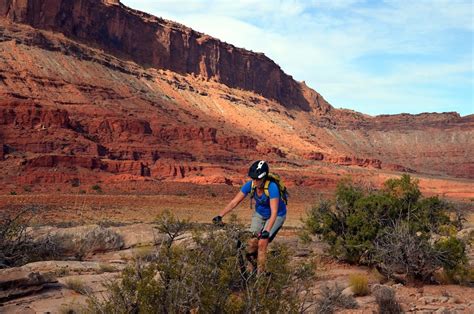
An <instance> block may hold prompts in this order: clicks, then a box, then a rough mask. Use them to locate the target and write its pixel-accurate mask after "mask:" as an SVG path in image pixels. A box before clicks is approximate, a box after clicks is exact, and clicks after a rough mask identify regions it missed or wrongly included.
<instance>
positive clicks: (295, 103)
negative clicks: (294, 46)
mask: <svg viewBox="0 0 474 314" xmlns="http://www.w3.org/2000/svg"><path fill="white" fill-rule="evenodd" d="M308 61H309V60H308ZM369 92H370V91H369ZM472 138H474V116H473V115H470V116H464V117H461V116H460V115H459V114H457V113H440V114H437V113H424V114H419V115H408V114H399V115H384V116H376V117H372V116H368V115H364V114H362V113H358V112H354V111H351V110H344V109H335V108H333V107H332V106H331V105H330V104H329V103H328V102H327V101H325V100H324V98H323V97H322V96H321V95H320V94H319V93H317V92H316V91H314V90H313V89H311V88H310V87H308V86H306V84H305V83H304V82H297V81H295V80H294V79H293V78H292V77H291V76H290V75H288V74H286V73H284V72H283V71H282V69H281V68H280V67H279V66H278V65H277V64H276V63H275V62H274V61H272V60H271V59H269V58H268V57H266V56H265V55H264V54H262V53H255V52H251V51H247V50H245V49H241V48H238V47H235V46H233V45H231V44H228V43H224V42H222V41H220V40H218V39H216V38H213V37H210V36H208V35H205V34H202V33H199V32H196V31H194V30H192V29H190V28H188V27H185V26H183V25H181V24H178V23H176V22H172V21H168V20H164V19H162V18H158V17H155V16H151V15H148V14H146V13H143V12H140V11H136V10H133V9H130V8H128V7H126V6H124V5H123V4H121V3H120V2H119V1H105V0H103V1H98V0H77V1H69V0H23V1H15V0H4V1H2V2H1V3H0V148H1V149H0V160H1V161H0V164H1V170H0V180H1V181H2V183H3V188H2V189H3V190H4V191H11V190H14V189H16V188H18V187H20V186H25V185H29V186H33V187H35V186H40V187H41V189H54V188H55V187H56V186H58V185H66V186H70V187H71V186H72V187H74V186H77V185H78V184H81V183H88V184H94V183H96V182H105V183H106V184H109V185H110V186H113V185H114V184H116V185H117V186H120V184H123V183H124V182H125V183H126V182H129V181H147V182H161V181H163V180H165V181H179V182H191V183H198V184H214V183H216V184H234V183H239V182H241V180H242V178H243V175H242V174H243V172H242V171H243V170H242V169H244V168H245V166H246V165H247V164H248V163H249V161H251V160H253V159H255V158H258V157H261V156H263V157H264V158H266V159H267V160H269V161H271V162H272V164H273V165H274V166H275V168H276V169H278V171H279V172H283V173H285V175H286V176H287V177H288V180H289V181H290V184H294V185H302V186H314V185H320V186H334V184H335V182H337V180H339V178H338V176H339V175H340V174H353V175H354V174H355V175H357V176H361V177H364V176H366V177H374V174H377V175H379V176H381V177H387V176H391V175H394V174H395V175H397V174H400V172H409V173H416V175H419V176H427V177H433V176H434V177H437V178H448V179H449V180H454V181H455V182H464V183H465V182H467V183H466V184H468V186H472V179H473V178H474V145H472ZM302 173H304V175H302ZM463 180H464V181H463ZM466 180H467V181H466ZM464 183H463V184H464Z"/></svg>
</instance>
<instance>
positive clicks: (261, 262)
mask: <svg viewBox="0 0 474 314" xmlns="http://www.w3.org/2000/svg"><path fill="white" fill-rule="evenodd" d="M269 172H270V168H269V166H268V163H267V162H266V161H264V160H257V161H255V162H254V163H253V164H252V165H251V166H250V168H249V171H248V176H249V177H250V178H251V180H249V181H247V182H246V183H245V184H244V185H243V186H242V187H241V189H240V191H239V192H238V193H237V195H236V196H235V197H234V198H233V199H232V200H231V201H230V202H229V203H228V204H227V206H226V207H225V208H224V209H223V210H222V211H221V212H220V213H219V215H218V216H216V217H214V218H213V219H212V221H213V223H215V224H221V223H222V217H224V216H225V215H226V214H228V213H229V212H231V211H232V210H233V209H234V208H235V207H236V206H237V205H239V204H240V202H242V200H243V199H244V198H245V197H246V196H247V195H248V194H249V193H251V192H252V188H254V189H255V191H254V193H253V198H254V200H255V203H256V205H255V212H254V213H253V216H252V222H251V225H250V232H251V233H252V238H251V239H250V240H249V241H248V243H247V254H246V255H247V258H248V260H249V262H251V263H250V265H253V264H254V263H255V259H256V260H257V272H258V273H262V272H264V271H265V263H266V255H267V247H268V244H269V243H270V242H272V241H273V239H274V238H275V236H276V235H277V233H278V231H279V230H280V228H281V227H282V225H283V223H284V222H285V219H286V204H285V202H284V201H283V200H282V198H281V197H280V191H279V189H278V185H277V184H276V183H275V182H270V183H269V185H268V192H267V193H268V196H267V195H266V194H267V193H265V190H264V186H265V181H266V180H267V179H268V178H267V177H268V174H269ZM250 268H251V269H250V270H253V266H250Z"/></svg>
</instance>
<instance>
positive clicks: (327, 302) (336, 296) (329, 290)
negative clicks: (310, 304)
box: [316, 284, 358, 314]
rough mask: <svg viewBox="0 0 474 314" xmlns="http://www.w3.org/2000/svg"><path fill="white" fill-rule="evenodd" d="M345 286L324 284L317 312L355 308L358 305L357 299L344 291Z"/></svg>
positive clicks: (317, 303) (319, 313)
mask: <svg viewBox="0 0 474 314" xmlns="http://www.w3.org/2000/svg"><path fill="white" fill-rule="evenodd" d="M343 290H344V288H343V287H341V286H339V285H338V284H335V285H334V286H328V285H323V286H322V287H321V295H320V296H319V298H318V299H317V301H316V313H318V314H331V313H334V312H335V311H336V310H338V309H355V308H357V307H358V305H357V301H356V300H355V299H354V297H353V296H351V295H345V294H343V293H342V291H343Z"/></svg>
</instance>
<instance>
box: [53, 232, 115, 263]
mask: <svg viewBox="0 0 474 314" xmlns="http://www.w3.org/2000/svg"><path fill="white" fill-rule="evenodd" d="M52 239H53V242H56V243H58V244H59V248H60V251H62V252H63V253H62V254H63V255H67V256H74V257H75V258H76V259H77V260H80V261H82V260H84V258H86V257H87V256H88V255H90V254H93V253H97V252H106V251H111V250H116V249H120V248H121V247H122V246H123V238H122V236H121V235H120V234H118V233H117V232H115V231H113V230H111V229H108V228H104V227H101V226H97V227H94V228H91V229H90V230H87V231H86V232H85V233H84V234H71V233H57V234H54V235H52Z"/></svg>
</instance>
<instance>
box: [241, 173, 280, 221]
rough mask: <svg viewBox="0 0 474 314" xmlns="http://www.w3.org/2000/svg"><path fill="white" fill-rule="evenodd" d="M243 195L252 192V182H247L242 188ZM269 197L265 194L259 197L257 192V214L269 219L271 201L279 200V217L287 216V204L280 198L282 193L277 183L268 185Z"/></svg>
mask: <svg viewBox="0 0 474 314" xmlns="http://www.w3.org/2000/svg"><path fill="white" fill-rule="evenodd" d="M240 191H242V193H244V194H245V196H247V194H249V193H250V191H252V180H250V181H247V182H246V183H245V184H244V185H243V186H242V188H241V189H240ZM268 194H269V195H270V197H268V196H267V195H266V194H265V192H264V193H262V196H258V195H257V191H255V195H254V199H255V210H256V211H257V213H259V214H260V215H262V216H263V218H265V219H268V218H270V215H271V209H270V199H273V198H278V199H280V202H279V203H278V213H277V215H278V216H285V215H286V205H285V202H283V200H282V199H281V198H280V191H279V190H278V186H277V184H276V183H275V182H270V184H269V185H268Z"/></svg>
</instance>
